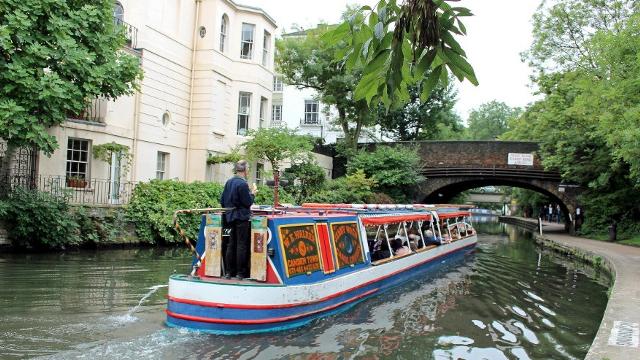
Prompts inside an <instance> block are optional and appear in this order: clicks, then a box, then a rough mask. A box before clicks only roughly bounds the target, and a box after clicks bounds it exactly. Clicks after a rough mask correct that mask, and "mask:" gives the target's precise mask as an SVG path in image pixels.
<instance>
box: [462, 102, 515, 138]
mask: <svg viewBox="0 0 640 360" xmlns="http://www.w3.org/2000/svg"><path fill="white" fill-rule="evenodd" d="M520 112H521V110H520V109H519V108H512V107H510V106H509V105H507V104H505V103H504V102H502V101H496V100H493V101H490V102H488V103H485V104H482V105H480V106H479V107H478V108H477V109H473V110H471V113H470V114H469V119H468V120H467V122H468V124H469V127H468V129H467V132H468V138H470V139H472V140H495V139H496V138H498V137H499V136H500V135H502V134H504V133H505V132H506V131H507V130H508V123H509V120H511V119H513V118H516V117H517V116H518V115H520Z"/></svg>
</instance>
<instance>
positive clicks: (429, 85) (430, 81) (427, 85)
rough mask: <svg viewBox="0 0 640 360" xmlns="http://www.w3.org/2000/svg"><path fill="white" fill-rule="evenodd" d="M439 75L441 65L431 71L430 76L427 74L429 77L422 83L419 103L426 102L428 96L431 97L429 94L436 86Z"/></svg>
mask: <svg viewBox="0 0 640 360" xmlns="http://www.w3.org/2000/svg"><path fill="white" fill-rule="evenodd" d="M441 73H442V65H441V66H438V67H436V68H435V69H433V71H431V74H429V77H428V78H427V80H426V81H424V82H423V83H422V93H421V94H420V100H421V101H423V102H424V101H427V99H428V98H429V95H431V92H432V91H433V89H434V88H435V87H436V85H437V84H438V81H439V80H440V74H441Z"/></svg>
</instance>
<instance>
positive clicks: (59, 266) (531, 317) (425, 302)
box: [0, 223, 608, 359]
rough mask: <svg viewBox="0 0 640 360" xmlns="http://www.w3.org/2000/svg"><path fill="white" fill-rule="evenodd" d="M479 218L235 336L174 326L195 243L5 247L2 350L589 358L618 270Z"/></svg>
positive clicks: (6, 354) (53, 354) (111, 355)
mask: <svg viewBox="0 0 640 360" xmlns="http://www.w3.org/2000/svg"><path fill="white" fill-rule="evenodd" d="M478 227H479V229H480V231H481V233H482V234H488V235H481V238H480V243H479V245H478V247H477V249H476V250H475V252H473V253H471V254H469V255H467V256H459V257H457V258H455V259H452V260H447V261H446V262H444V263H442V264H440V266H439V267H437V269H435V270H432V271H428V272H425V273H424V274H422V275H421V276H419V277H418V278H415V279H414V280H412V281H409V282H407V283H406V284H405V285H403V286H401V287H398V288H395V289H392V290H390V291H388V292H386V293H384V294H382V295H380V296H377V297H374V298H371V299H368V300H366V301H363V302H361V303H359V304H357V305H356V306H355V307H354V308H352V309H351V310H349V311H347V312H345V313H343V314H340V315H336V316H332V317H329V318H325V319H322V320H319V321H315V322H313V323H312V324H310V325H309V326H306V327H303V328H300V329H295V330H291V331H286V332H278V333H273V334H263V335H247V336H232V337H221V336H213V335H206V334H197V333H192V332H187V331H184V330H177V329H169V328H165V327H164V326H163V320H164V313H163V310H164V307H165V299H164V296H165V295H166V288H165V287H163V286H164V285H165V284H166V281H167V277H168V275H169V274H170V273H171V272H173V271H174V270H177V271H179V272H184V271H186V269H187V268H188V262H189V258H188V254H186V252H182V251H177V252H176V251H175V250H138V251H114V252H100V253H78V254H71V255H69V254H67V255H30V256H25V255H10V256H7V255H3V256H2V257H0V286H2V289H3V292H2V295H1V296H0V305H2V307H0V321H1V323H2V327H1V328H0V357H1V358H21V357H32V356H38V355H49V357H50V358H55V359H67V358H87V359H96V358H98V359H118V358H143V359H157V358H171V359H173V358H180V359H207V358H211V359H214V358H215V359H218V358H221V359H225V358H226V359H254V358H255V359H282V358H286V359H344V358H367V359H388V358H394V359H395V358H411V359H412V358H428V359H548V358H554V359H556V358H563V359H574V358H582V357H584V355H585V354H586V352H587V349H588V346H589V344H590V343H591V341H592V339H593V337H594V335H595V332H596V330H597V326H598V324H599V322H600V318H601V316H602V313H603V311H604V307H605V305H606V286H605V285H606V284H607V281H608V279H606V278H604V277H602V276H601V275H600V274H598V273H597V272H594V271H593V270H591V269H589V268H586V267H584V266H582V265H580V264H575V263H567V262H566V261H565V260H564V259H561V258H558V257H556V256H554V255H553V254H548V253H544V252H542V253H541V252H540V250H539V249H537V248H536V247H535V246H534V244H533V242H532V241H531V240H530V238H529V237H528V235H527V234H525V233H524V232H522V231H520V230H517V229H515V228H513V227H509V226H504V225H501V224H497V223H487V224H480V225H479V226H478ZM18 279H19V280H18ZM5 290H8V291H5ZM145 297H146V298H145ZM143 298H144V299H143ZM136 306H137V309H135V310H134V311H132V309H134V308H135V307H136Z"/></svg>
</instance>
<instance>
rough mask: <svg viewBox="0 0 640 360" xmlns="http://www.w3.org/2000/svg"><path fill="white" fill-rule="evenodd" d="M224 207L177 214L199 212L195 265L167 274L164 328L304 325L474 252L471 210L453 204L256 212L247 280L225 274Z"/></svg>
mask: <svg viewBox="0 0 640 360" xmlns="http://www.w3.org/2000/svg"><path fill="white" fill-rule="evenodd" d="M223 211H224V209H200V210H198V209H196V210H181V211H178V212H176V215H174V219H177V218H178V214H179V213H180V212H191V213H194V212H198V213H202V216H201V225H200V231H199V236H198V241H197V243H196V246H195V248H194V249H193V250H194V261H193V267H192V271H191V273H190V274H174V275H172V276H171V277H170V279H169V292H168V306H167V309H166V314H167V318H166V324H167V325H168V326H171V327H182V328H187V329H192V330H197V331H202V332H207V333H214V334H225V335H231V334H244V333H258V332H270V331H276V330H284V329H290V328H295V327H298V326H303V325H305V324H308V323H309V322H311V321H313V320H314V319H317V318H319V317H324V316H328V315H331V314H336V313H339V312H342V311H345V310H347V309H349V308H350V307H352V306H354V305H355V304H357V303H358V302H360V301H363V300H364V299H366V298H368V297H371V296H374V295H376V294H379V293H381V292H383V291H385V290H386V289H389V288H391V287H393V286H396V285H399V284H401V283H403V282H404V281H406V280H407V279H408V278H409V277H412V276H415V275H416V274H417V273H419V272H420V271H421V270H424V268H425V267H428V266H430V265H435V264H437V263H440V262H441V261H442V260H443V259H444V258H446V257H450V256H455V255H459V254H461V253H464V252H467V251H470V250H471V249H473V247H474V246H475V245H476V242H477V235H476V232H475V230H474V228H473V226H472V224H471V214H470V213H469V212H467V211H460V210H458V209H457V208H453V207H437V206H428V205H350V204H339V205H329V204H304V205H303V206H301V207H293V208H268V209H259V208H256V209H255V210H254V211H252V218H251V239H250V250H249V251H250V278H249V279H243V280H238V279H227V278H225V277H224V264H223V260H222V259H223V254H222V251H223V247H222V239H223V236H225V234H224V229H223V228H222V221H221V220H222V216H221V215H222V213H223ZM176 225H177V228H178V229H179V224H178V223H177V220H176Z"/></svg>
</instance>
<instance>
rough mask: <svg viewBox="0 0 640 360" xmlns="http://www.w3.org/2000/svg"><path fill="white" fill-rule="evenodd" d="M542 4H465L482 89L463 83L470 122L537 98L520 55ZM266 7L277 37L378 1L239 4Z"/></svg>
mask: <svg viewBox="0 0 640 360" xmlns="http://www.w3.org/2000/svg"><path fill="white" fill-rule="evenodd" d="M540 1H541V0H518V1H514V0H461V1H460V2H458V3H456V4H455V6H464V7H467V8H469V9H470V10H471V11H472V12H473V13H474V16H472V17H469V18H463V23H464V25H465V27H466V28H467V36H464V37H458V41H459V42H460V43H461V45H462V48H463V49H464V50H465V51H466V52H467V57H468V60H469V62H470V63H471V65H472V66H473V68H474V70H475V72H476V76H477V78H478V82H479V83H480V85H478V86H474V85H472V84H471V83H469V82H466V81H465V82H464V83H457V85H456V86H457V88H458V102H457V104H456V111H457V112H458V114H459V115H460V116H461V117H462V118H463V119H464V120H466V119H467V117H468V115H469V112H470V111H471V110H472V109H474V108H477V107H478V106H480V105H481V104H483V103H486V102H489V101H491V100H498V101H503V102H505V103H506V104H507V105H509V106H513V107H515V106H518V107H524V106H526V105H527V104H528V103H530V102H532V101H533V100H534V96H533V93H532V89H531V87H530V83H531V82H530V80H529V76H530V75H531V71H530V69H529V67H528V66H527V64H525V63H523V62H522V61H521V60H520V53H521V52H523V51H525V50H527V48H528V47H529V45H530V44H531V42H532V36H531V29H532V25H531V18H532V15H533V13H534V12H535V10H536V8H537V7H538V5H539V4H540ZM238 2H239V3H242V4H246V5H250V6H257V7H260V8H262V9H264V10H265V11H266V12H267V13H268V14H269V15H271V17H273V18H274V19H275V20H276V22H277V23H278V27H279V28H278V31H277V34H278V35H279V34H281V33H282V32H283V30H284V31H289V30H291V27H292V26H293V25H294V24H295V25H298V26H301V27H302V28H313V27H315V26H316V25H317V24H318V23H320V22H328V23H335V22H337V21H338V20H339V18H340V14H341V13H342V11H343V10H344V9H345V8H346V6H347V4H368V5H374V4H375V3H376V2H377V1H375V0H362V1H349V0H238Z"/></svg>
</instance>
